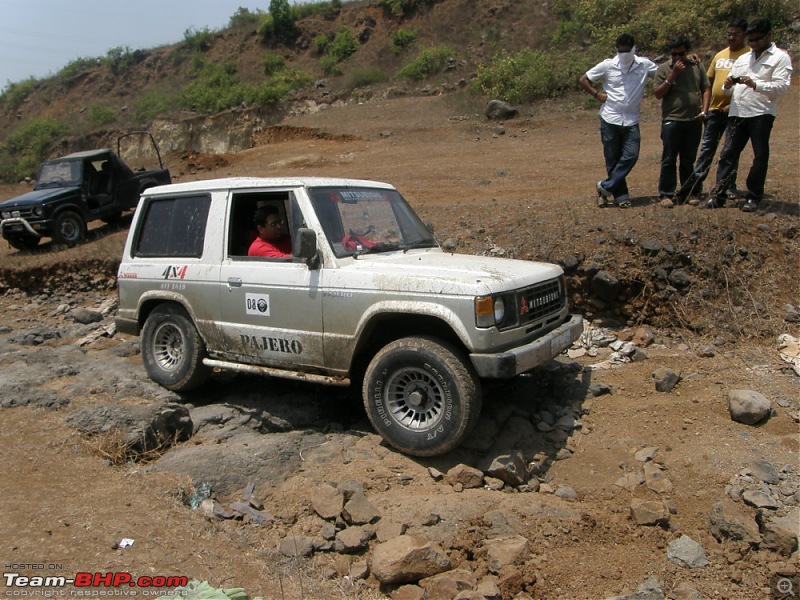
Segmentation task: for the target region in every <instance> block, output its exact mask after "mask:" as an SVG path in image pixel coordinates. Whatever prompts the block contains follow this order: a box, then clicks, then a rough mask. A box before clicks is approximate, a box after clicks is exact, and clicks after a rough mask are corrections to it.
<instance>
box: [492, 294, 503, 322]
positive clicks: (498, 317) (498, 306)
mask: <svg viewBox="0 0 800 600" xmlns="http://www.w3.org/2000/svg"><path fill="white" fill-rule="evenodd" d="M505 316H506V303H505V302H503V299H502V298H495V300H494V322H495V323H502V322H503V318H504V317H505Z"/></svg>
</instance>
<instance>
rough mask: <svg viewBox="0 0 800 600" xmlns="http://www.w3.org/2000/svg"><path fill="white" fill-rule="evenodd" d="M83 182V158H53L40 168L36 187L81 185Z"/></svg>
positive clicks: (41, 188)
mask: <svg viewBox="0 0 800 600" xmlns="http://www.w3.org/2000/svg"><path fill="white" fill-rule="evenodd" d="M82 182H83V161H82V160H64V159H62V160H51V161H48V162H46V163H44V164H43V165H42V167H41V169H39V174H38V176H37V177H36V185H35V186H34V189H36V190H43V189H47V188H56V187H80V185H81V183H82Z"/></svg>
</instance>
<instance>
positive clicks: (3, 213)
mask: <svg viewBox="0 0 800 600" xmlns="http://www.w3.org/2000/svg"><path fill="white" fill-rule="evenodd" d="M0 217H3V218H4V219H10V218H11V213H10V212H8V211H3V212H2V213H0Z"/></svg>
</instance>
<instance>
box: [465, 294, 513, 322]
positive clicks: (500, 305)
mask: <svg viewBox="0 0 800 600" xmlns="http://www.w3.org/2000/svg"><path fill="white" fill-rule="evenodd" d="M514 298H515V295H514V292H507V293H505V294H503V295H499V294H498V295H494V296H478V297H477V298H475V325H477V326H478V327H480V328H482V329H487V328H489V327H498V328H500V329H507V328H509V327H513V326H514V325H516V324H517V317H516V315H514V311H513V307H514V302H515V300H514ZM506 305H508V310H511V312H510V313H509V312H508V310H507V309H506Z"/></svg>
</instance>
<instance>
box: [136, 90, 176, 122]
mask: <svg viewBox="0 0 800 600" xmlns="http://www.w3.org/2000/svg"><path fill="white" fill-rule="evenodd" d="M180 105H181V103H180V98H179V96H177V95H176V94H175V93H172V92H167V91H161V90H154V91H152V92H147V93H146V94H144V95H143V96H142V97H140V98H139V100H138V101H137V102H136V105H135V106H134V107H133V115H132V116H133V121H134V122H135V123H136V124H138V125H145V124H147V123H150V122H151V121H152V120H153V119H155V118H156V117H157V116H159V115H161V114H163V113H166V112H169V111H170V110H176V109H178V108H179V107H180Z"/></svg>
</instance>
